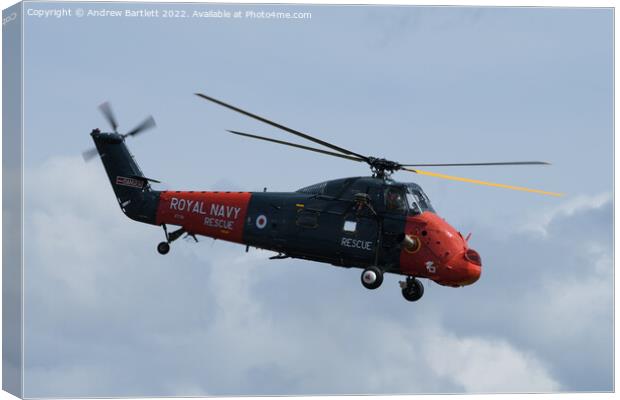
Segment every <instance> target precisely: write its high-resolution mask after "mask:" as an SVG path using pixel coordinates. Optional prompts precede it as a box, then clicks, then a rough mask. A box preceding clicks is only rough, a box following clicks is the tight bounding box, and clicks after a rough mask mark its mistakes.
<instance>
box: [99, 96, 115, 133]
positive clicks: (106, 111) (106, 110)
mask: <svg viewBox="0 0 620 400" xmlns="http://www.w3.org/2000/svg"><path fill="white" fill-rule="evenodd" d="M99 110H101V113H102V114H103V116H104V117H105V119H106V121H108V123H109V124H110V126H111V127H112V130H113V131H114V133H117V132H118V122H116V118H115V117H114V112H112V107H111V106H110V103H108V102H107V101H106V102H105V103H103V104H101V105H100V106H99Z"/></svg>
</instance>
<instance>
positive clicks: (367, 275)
mask: <svg viewBox="0 0 620 400" xmlns="http://www.w3.org/2000/svg"><path fill="white" fill-rule="evenodd" d="M361 278H362V285H364V287H365V288H366V289H371V290H372V289H376V288H378V287H379V286H381V283H383V271H381V269H379V268H378V267H374V266H373V267H368V268H366V269H365V270H364V272H362V277H361Z"/></svg>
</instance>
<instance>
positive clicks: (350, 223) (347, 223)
mask: <svg viewBox="0 0 620 400" xmlns="http://www.w3.org/2000/svg"><path fill="white" fill-rule="evenodd" d="M356 229H357V221H355V220H352V219H345V220H344V226H343V227H342V230H343V231H345V232H348V233H355V230H356Z"/></svg>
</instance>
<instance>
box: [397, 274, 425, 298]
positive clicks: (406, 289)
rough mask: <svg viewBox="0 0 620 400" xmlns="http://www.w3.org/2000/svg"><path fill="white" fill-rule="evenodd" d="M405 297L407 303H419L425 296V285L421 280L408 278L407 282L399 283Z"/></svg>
mask: <svg viewBox="0 0 620 400" xmlns="http://www.w3.org/2000/svg"><path fill="white" fill-rule="evenodd" d="M399 283H400V287H401V289H402V293H403V297H404V298H405V300H407V301H418V300H420V299H421V298H422V296H423V295H424V285H422V282H420V280H419V279H417V278H414V277H413V276H408V277H407V280H406V281H405V282H402V281H401V282H399Z"/></svg>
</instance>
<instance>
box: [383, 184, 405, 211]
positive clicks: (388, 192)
mask: <svg viewBox="0 0 620 400" xmlns="http://www.w3.org/2000/svg"><path fill="white" fill-rule="evenodd" d="M384 198H385V209H386V210H387V211H391V212H395V213H404V212H405V211H406V210H407V206H406V203H405V195H404V192H403V190H402V189H401V188H398V187H388V188H387V189H385V194H384Z"/></svg>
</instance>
